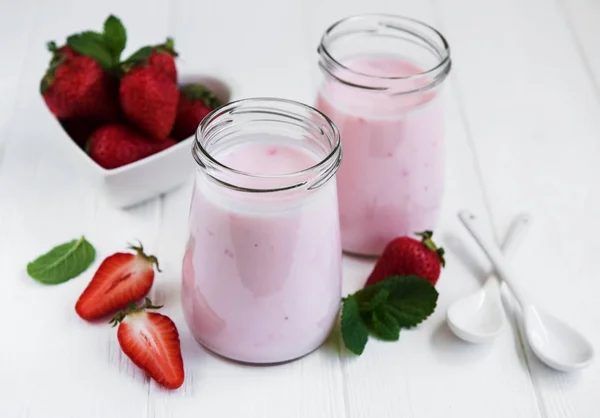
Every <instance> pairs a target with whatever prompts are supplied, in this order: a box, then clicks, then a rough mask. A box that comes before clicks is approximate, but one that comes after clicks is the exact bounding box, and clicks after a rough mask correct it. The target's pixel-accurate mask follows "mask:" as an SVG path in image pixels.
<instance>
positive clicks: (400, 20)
mask: <svg viewBox="0 0 600 418" xmlns="http://www.w3.org/2000/svg"><path fill="white" fill-rule="evenodd" d="M357 34H362V35H365V36H381V37H386V38H394V37H396V38H398V39H403V40H404V41H409V42H412V43H413V44H416V43H417V41H418V42H419V43H421V46H422V47H423V48H425V49H428V50H429V52H431V53H432V55H434V56H435V57H436V58H437V59H436V62H435V63H434V64H432V65H428V66H427V67H426V68H424V69H423V70H422V71H421V72H419V73H415V74H411V75H398V76H382V75H376V74H369V73H365V72H362V71H359V70H356V69H354V68H351V67H350V66H348V65H346V64H344V63H343V62H342V60H340V59H339V58H338V57H336V54H335V53H333V52H332V51H331V49H332V46H333V43H334V42H335V41H337V40H340V39H341V38H343V37H345V36H348V35H357ZM409 37H412V38H414V40H412V41H411V40H410V39H409ZM318 53H319V54H320V56H321V58H322V60H321V61H320V62H319V65H320V67H321V68H322V69H323V70H325V71H327V72H328V73H329V74H330V75H332V76H333V77H334V78H336V79H338V81H340V82H342V83H344V84H347V85H351V86H353V87H358V88H364V89H368V90H380V91H385V90H393V87H390V86H389V85H386V83H387V84H389V83H393V82H397V81H400V82H403V81H412V80H417V79H424V78H427V79H429V80H430V82H428V83H425V84H424V85H422V86H421V87H419V88H417V89H414V90H410V91H396V92H395V93H397V94H406V93H413V92H416V91H424V90H428V89H431V88H433V87H435V86H437V85H438V84H440V83H441V82H442V81H443V80H444V79H445V78H446V76H447V75H448V74H449V72H450V69H451V66H452V60H451V57H450V45H449V43H448V41H447V40H446V38H445V37H444V36H443V35H442V34H441V32H439V31H438V30H437V29H435V28H434V27H432V26H430V25H428V24H427V23H424V22H421V21H419V20H416V19H413V18H410V17H405V16H401V15H395V14H360V15H353V16H348V17H346V18H344V19H341V20H338V21H337V22H335V23H333V24H332V25H331V26H329V28H327V30H326V31H325V33H324V34H323V36H322V37H321V42H320V44H319V48H318ZM344 73H348V74H350V75H353V76H354V77H352V79H353V81H348V80H346V79H345V77H344ZM340 74H341V75H340ZM357 80H358V82H357Z"/></svg>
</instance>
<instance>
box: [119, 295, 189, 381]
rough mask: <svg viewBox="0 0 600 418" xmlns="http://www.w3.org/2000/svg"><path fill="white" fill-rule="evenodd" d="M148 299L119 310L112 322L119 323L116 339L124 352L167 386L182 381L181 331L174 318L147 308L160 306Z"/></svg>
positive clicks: (153, 377) (137, 364) (152, 376)
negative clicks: (147, 310) (148, 310)
mask: <svg viewBox="0 0 600 418" xmlns="http://www.w3.org/2000/svg"><path fill="white" fill-rule="evenodd" d="M161 307H162V306H154V305H152V302H151V301H150V299H148V298H146V302H145V303H144V305H142V306H140V307H139V308H138V307H137V306H136V305H135V303H132V304H130V306H129V309H128V310H127V311H125V312H119V313H118V314H117V315H116V316H115V317H114V318H113V319H112V321H111V323H112V324H113V326H117V325H119V329H118V330H117V338H118V340H119V345H120V346H121V349H122V350H123V353H125V355H126V356H127V357H129V358H130V359H131V361H133V363H134V364H135V365H136V366H138V367H139V368H141V369H142V370H144V371H145V372H146V373H148V375H149V376H150V377H151V378H152V379H154V380H156V382H157V383H159V384H161V385H163V386H164V387H166V388H168V389H177V388H178V387H180V386H181V385H182V384H183V380H184V372H183V359H182V358H181V346H180V342H179V332H177V327H176V326H175V324H174V323H173V321H171V319H170V318H169V317H167V316H165V315H161V314H159V313H156V312H146V309H159V308H161Z"/></svg>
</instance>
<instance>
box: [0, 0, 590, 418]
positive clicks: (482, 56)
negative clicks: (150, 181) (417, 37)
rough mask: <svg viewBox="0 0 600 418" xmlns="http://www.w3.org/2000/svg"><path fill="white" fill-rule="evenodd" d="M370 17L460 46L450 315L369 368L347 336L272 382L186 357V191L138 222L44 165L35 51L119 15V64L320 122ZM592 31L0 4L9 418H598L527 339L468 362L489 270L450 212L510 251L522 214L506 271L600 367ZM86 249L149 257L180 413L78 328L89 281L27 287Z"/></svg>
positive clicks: (175, 7) (452, 113) (43, 57)
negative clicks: (524, 224) (507, 239)
mask: <svg viewBox="0 0 600 418" xmlns="http://www.w3.org/2000/svg"><path fill="white" fill-rule="evenodd" d="M563 9H564V10H563ZM563 11H566V14H564V13H563ZM362 12H389V13H401V14H406V15H409V16H413V17H416V18H419V19H422V20H425V21H426V22H429V23H431V24H433V25H435V26H437V27H439V28H440V29H441V30H442V31H443V32H444V33H445V34H446V35H447V36H448V38H449V41H450V43H451V45H452V50H453V55H454V62H455V67H454V70H453V74H452V76H451V78H450V81H449V83H448V86H447V87H448V89H447V91H446V93H447V94H446V103H447V109H448V123H447V125H448V126H447V129H448V138H447V143H448V151H447V155H448V168H447V182H448V183H447V198H446V201H445V206H444V211H443V216H442V220H441V223H440V227H439V228H438V231H436V236H438V238H439V239H440V241H441V243H442V244H443V245H444V246H445V247H446V249H447V250H448V253H449V255H448V268H447V269H446V270H445V271H444V274H443V276H442V278H441V279H440V283H439V285H438V288H439V291H440V294H441V296H440V300H439V306H438V309H437V311H436V313H435V314H434V315H433V317H432V318H430V319H429V320H428V321H427V322H426V323H424V324H423V325H422V326H420V327H419V328H418V329H417V330H414V331H409V332H404V333H403V335H402V336H401V339H400V342H398V343H394V344H390V343H379V342H376V341H370V342H369V344H368V346H367V349H366V351H365V353H364V354H363V356H361V357H359V358H356V357H353V356H351V355H349V354H348V353H347V352H346V351H345V350H344V349H340V341H339V336H338V334H333V335H332V337H331V338H330V341H328V343H327V344H326V345H325V346H324V347H322V348H321V349H320V350H318V351H316V352H315V353H313V354H311V355H309V356H307V357H305V358H303V359H301V360H299V361H296V362H293V363H289V364H285V365H282V366H277V367H250V366H242V365H239V364H235V363H231V362H228V361H225V360H223V359H220V358H217V357H215V356H213V355H211V354H209V353H208V352H206V351H205V350H204V349H202V348H201V347H200V346H199V345H198V344H197V343H196V342H195V341H194V340H193V338H192V337H191V335H190V333H189V331H188V330H187V327H186V325H185V322H184V321H183V316H182V312H181V305H180V300H179V297H180V296H179V292H180V265H181V258H182V254H183V248H184V245H185V241H186V234H187V213H188V207H189V198H190V191H191V182H188V183H187V184H185V185H184V186H182V187H181V188H180V189H178V190H176V191H173V192H171V193H169V194H167V195H166V196H164V197H161V198H157V199H154V200H153V201H150V202H148V203H145V204H143V205H140V206H138V207H136V208H133V209H130V210H128V211H121V210H116V209H114V208H112V207H110V206H108V205H107V204H106V203H105V202H104V201H103V200H102V199H101V198H100V197H99V196H98V195H97V193H96V192H95V191H94V190H93V189H92V188H90V187H89V186H88V184H87V182H86V179H84V178H81V177H78V176H77V173H76V172H74V171H73V168H74V165H71V163H70V162H69V161H67V160H65V159H64V156H63V155H61V154H57V153H56V152H54V148H53V147H52V143H53V141H54V140H55V139H56V138H53V137H51V136H56V135H60V133H59V132H57V131H56V130H55V129H54V127H53V123H52V120H51V119H49V116H48V112H47V111H46V109H45V107H44V104H43V102H42V100H41V98H40V97H39V95H38V94H37V87H38V83H39V78H40V77H41V75H42V73H43V71H44V68H45V65H46V64H47V62H48V58H49V55H48V54H47V53H45V46H44V44H45V42H46V41H48V40H50V39H56V40H62V39H63V38H64V36H65V35H66V34H68V33H71V32H73V31H77V30H81V29H84V28H93V27H97V28H98V27H100V25H101V23H102V21H103V19H104V18H105V17H106V16H107V15H108V14H109V13H114V14H116V15H118V16H119V17H121V18H122V19H123V21H124V22H125V23H126V25H127V27H128V29H129V39H130V43H129V47H128V52H131V51H133V50H134V49H136V47H137V46H140V45H142V43H144V44H147V43H158V42H160V41H162V40H163V39H164V38H165V37H166V36H167V35H168V34H170V35H173V36H174V37H175V39H176V48H177V49H178V51H179V52H180V53H181V58H180V60H179V65H180V69H181V70H182V71H186V72H188V71H198V72H202V73H205V74H206V73H207V74H210V75H214V76H218V77H220V78H222V79H223V80H224V81H226V82H228V83H230V84H231V85H232V89H233V97H234V98H242V97H250V96H256V95H272V96H280V97H287V98H291V99H296V100H302V101H305V102H308V103H310V102H311V101H312V98H313V94H314V88H315V85H314V78H313V76H314V73H315V68H316V47H317V44H318V40H319V38H320V35H321V33H322V31H323V30H324V29H325V28H326V27H327V26H328V25H329V24H331V23H332V22H333V21H335V20H337V19H339V18H341V17H344V16H346V15H349V14H354V13H362ZM594 16H596V17H597V16H598V8H597V5H596V4H595V3H594V2H593V1H591V0H575V1H574V2H566V1H565V2H564V3H557V4H555V3H554V2H546V1H544V0H509V1H500V0H494V1H492V0H485V1H481V0H432V2H427V1H421V2H414V1H409V0H403V1H397V0H370V1H368V2H362V1H358V0H346V1H341V0H321V1H315V0H311V1H310V2H307V1H301V0H296V1H294V2H291V1H289V2H281V1H276V0H258V1H253V2H242V1H235V2H234V1H229V2H212V3H207V2H198V1H194V0H178V1H167V0H151V1H145V2H141V1H127V2H126V1H118V0H109V1H103V2H97V1H87V2H84V1H76V0H54V1H52V2H47V1H44V0H37V1H36V0H21V1H19V2H14V1H11V0H0V50H2V51H4V52H3V56H6V55H8V56H10V57H11V59H10V60H5V59H3V60H2V65H0V294H2V295H4V297H3V300H2V303H1V304H0V314H1V315H2V317H3V318H4V319H5V321H4V322H3V325H4V330H3V331H4V332H3V333H2V337H0V417H2V418H4V417H7V418H13V417H19V418H20V417H31V418H54V417H57V418H71V417H77V418H79V417H81V416H86V417H91V418H95V417H98V418H100V417H103V418H104V417H111V418H113V417H114V418H121V417H158V418H163V417H177V418H186V417H196V416H206V417H211V418H212V417H215V418H218V417H237V416H244V417H249V418H253V417H257V418H258V417H261V418H263V417H267V418H271V417H274V418H275V417H277V418H279V417H286V418H287V417H297V418H320V417H323V418H325V417H327V418H338V417H339V418H341V417H343V418H359V417H360V418H362V417H377V418H380V417H382V418H383V417H394V418H395V417H439V416H444V417H470V416H481V417H491V418H500V417H527V418H529V417H543V418H550V417H551V418H567V417H569V418H571V417H573V418H575V417H577V418H579V417H590V418H591V417H595V416H598V415H600V413H599V411H600V406H599V405H598V403H597V402H596V401H595V399H596V398H597V395H596V394H597V392H598V390H599V389H600V373H598V371H599V369H598V367H600V366H598V365H597V364H594V365H593V366H592V368H590V369H588V370H585V371H583V372H581V373H578V374H575V375H563V374H557V373H555V372H552V371H550V370H548V369H546V368H545V367H544V366H542V365H540V364H539V363H538V362H537V360H535V359H534V358H533V357H532V356H531V355H529V354H525V353H524V350H523V347H522V346H521V344H520V342H519V340H518V338H517V333H516V330H515V329H511V330H508V331H507V332H506V333H504V334H503V335H502V336H501V337H499V338H498V340H497V341H496V342H495V344H494V345H491V346H473V345H468V344H466V343H463V342H461V341H459V340H457V339H456V338H455V337H454V336H453V335H452V334H451V333H450V331H449V329H448V328H447V326H446V325H445V323H444V318H445V312H446V309H447V307H448V306H449V304H450V303H451V302H452V301H453V300H454V299H455V298H457V297H459V296H463V295H465V294H467V293H469V292H471V291H473V290H475V289H476V288H477V286H478V285H479V284H480V283H481V282H482V281H483V280H484V278H485V273H484V271H485V268H487V267H488V265H487V263H485V262H484V261H483V257H482V255H481V254H480V253H479V252H478V251H477V250H476V246H475V245H474V244H473V243H472V242H470V241H469V238H468V236H467V234H466V233H465V232H464V231H463V230H462V229H461V226H460V224H459V222H458V220H457V218H456V215H455V213H456V211H457V210H458V209H461V208H463V207H468V208H470V209H471V210H473V211H475V212H477V213H478V214H480V215H481V216H482V217H483V218H485V219H492V220H493V226H494V230H495V232H496V233H497V234H499V235H500V234H502V233H503V231H504V229H503V228H505V227H506V226H507V225H508V223H509V220H510V217H511V216H513V215H514V214H516V213H517V212H519V211H521V210H523V209H528V210H530V211H531V212H532V213H533V214H534V216H535V218H536V221H537V222H536V224H535V225H534V228H533V229H532V232H531V234H529V236H528V238H527V240H526V243H525V244H524V245H523V248H522V250H523V251H521V252H520V253H521V256H520V257H517V258H516V261H517V263H516V267H517V268H518V271H519V272H521V273H522V274H523V278H524V279H523V280H524V283H523V285H524V286H527V287H528V288H529V289H530V290H532V291H537V292H536V293H537V294H538V297H539V298H540V302H543V303H544V304H545V306H546V307H548V308H550V309H557V308H560V309H561V310H562V311H561V315H563V316H564V317H565V318H566V319H568V320H569V321H570V322H573V323H576V324H578V325H580V327H581V329H582V330H583V331H584V332H586V333H587V334H588V335H590V336H591V337H592V338H594V342H595V343H596V345H597V346H598V347H600V339H599V337H598V335H597V333H596V334H594V332H595V328H594V325H596V327H597V324H598V323H599V319H600V317H599V314H598V313H597V311H594V306H593V303H594V297H595V293H597V292H598V291H600V285H599V284H598V281H597V280H595V279H594V277H595V274H596V272H595V270H596V269H595V268H594V267H595V263H594V260H595V257H594V256H595V254H597V253H598V251H599V250H600V248H599V246H598V244H597V243H594V242H593V241H592V239H591V238H588V237H586V236H585V235H583V234H582V233H581V232H580V231H586V230H587V231H589V235H590V236H592V237H593V236H597V235H599V234H598V233H599V232H600V224H599V223H598V220H597V215H596V214H597V213H598V212H599V209H600V200H599V197H598V195H597V193H594V191H595V190H596V189H597V186H596V189H594V185H595V184H596V183H597V180H595V179H598V178H600V172H599V171H600V168H599V166H598V165H597V161H598V160H599V157H600V141H598V136H599V134H600V125H599V124H600V119H599V118H598V107H597V106H598V99H599V97H597V96H596V94H595V91H596V90H595V89H594V84H593V81H592V79H593V78H595V80H596V82H597V80H598V79H599V78H598V77H600V62H596V60H597V54H595V51H597V50H598V48H596V46H598V40H597V39H600V38H599V37H598V36H597V35H598V32H597V31H598V29H597V28H598V25H597V22H598V20H597V19H595V17H594ZM595 23H596V24H595ZM6 51H9V52H8V53H7V52H6ZM582 54H583V55H582ZM585 63H587V65H588V70H587V71H586V67H585V65H584V64H585ZM590 74H591V75H592V77H590ZM3 149H4V155H2V154H3V152H2V150H3ZM507 169H508V170H507ZM480 173H481V174H482V177H481V178H480ZM594 181H595V182H596V183H594ZM490 215H491V217H490ZM82 233H84V234H85V235H86V236H87V237H88V238H89V240H90V241H91V242H92V243H93V244H94V245H95V246H96V248H97V249H98V260H97V262H96V264H95V265H94V267H96V266H97V265H98V264H99V262H100V261H101V260H102V259H103V258H104V257H105V256H107V255H109V254H110V253H112V252H114V251H116V250H118V249H121V248H123V246H124V245H125V244H126V242H128V241H130V240H132V239H136V238H139V239H140V240H142V241H143V242H144V244H145V245H146V247H147V248H148V250H150V251H151V252H153V253H155V254H156V255H157V256H159V258H160V261H161V268H162V269H163V273H162V274H160V275H158V278H157V281H156V284H155V286H154V288H153V290H152V292H151V296H152V298H153V300H154V301H155V302H157V303H160V304H164V305H165V308H163V310H164V313H166V314H168V315H169V316H170V317H171V318H172V319H173V320H174V321H175V323H176V324H177V326H178V328H179V330H180V334H181V340H182V351H183V356H184V361H185V366H186V373H187V377H186V382H185V384H184V386H183V388H182V389H180V390H178V391H174V392H168V391H166V390H163V389H161V388H160V387H158V386H157V385H156V384H155V383H154V382H151V381H150V380H148V379H147V378H145V377H144V376H143V373H141V372H140V371H139V370H138V369H137V368H136V367H135V366H133V364H132V363H131V362H130V361H129V360H128V359H127V358H125V356H123V355H122V354H121V352H120V349H119V347H118V344H117V342H116V336H115V330H114V329H111V328H110V327H109V326H107V325H103V324H98V325H93V326H90V325H88V324H85V323H83V321H81V320H79V318H78V317H77V316H76V315H75V314H74V312H73V306H74V303H75V301H76V299H77V297H78V296H79V294H80V292H81V291H82V290H83V288H84V287H85V285H86V284H87V282H88V281H89V279H90V278H91V276H92V273H93V271H94V269H93V268H92V269H90V270H89V271H88V272H87V273H85V274H84V275H83V276H82V277H79V278H77V279H75V280H73V281H71V282H68V283H65V284H63V285H60V286H56V287H47V286H41V285H38V284H37V283H35V282H33V281H32V280H31V279H29V278H28V277H27V276H26V274H25V272H24V267H25V265H26V263H27V262H28V261H30V260H31V259H33V258H34V257H35V256H37V255H39V254H40V253H42V252H43V251H45V250H47V249H48V248H50V247H52V246H53V245H55V244H57V243H58V242H61V241H66V240H69V239H72V238H74V237H76V236H78V235H80V234H82ZM463 260H464V261H463ZM371 267H372V264H371V261H369V260H364V259H357V258H351V257H346V258H345V261H344V281H345V283H344V290H345V292H351V291H354V290H356V289H358V288H359V287H360V286H361V285H362V283H363V281H364V280H365V278H366V276H367V275H368V273H369V272H370V269H371Z"/></svg>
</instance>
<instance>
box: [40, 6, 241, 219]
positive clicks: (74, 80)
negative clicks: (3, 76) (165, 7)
mask: <svg viewBox="0 0 600 418" xmlns="http://www.w3.org/2000/svg"><path fill="white" fill-rule="evenodd" d="M103 28H104V29H103V31H102V32H94V31H85V32H81V33H76V34H73V35H71V36H69V37H68V38H67V41H66V44H65V45H63V46H60V47H59V46H57V44H56V43H54V42H50V43H49V44H48V49H49V51H50V53H51V59H50V62H49V64H48V68H47V70H46V71H45V74H44V76H43V78H42V80H41V83H40V93H41V96H42V98H43V100H44V102H45V104H46V107H47V108H48V110H49V113H50V114H52V115H53V116H54V119H55V120H56V121H57V126H60V127H61V128H62V132H63V135H56V136H57V137H59V138H58V139H59V141H57V142H58V143H59V144H61V145H59V146H61V147H62V148H63V150H64V152H65V153H68V154H69V157H68V158H69V160H71V161H72V162H73V164H74V165H77V166H78V168H79V169H80V170H81V171H83V172H84V175H85V176H87V177H88V178H89V179H90V180H91V181H92V182H94V183H95V184H96V185H97V186H98V187H99V188H100V189H101V191H102V194H103V195H104V196H105V197H106V198H107V200H108V201H109V202H111V203H112V204H113V205H115V206H118V207H123V208H125V207H129V206H132V205H134V204H137V203H139V202H141V201H144V200H147V199H150V198H152V197H155V196H157V195H159V194H162V193H165V192H167V191H169V190H171V189H173V188H175V187H177V186H179V185H180V184H181V183H183V182H184V181H185V180H187V179H189V178H190V176H191V174H192V173H193V171H194V169H195V165H194V162H193V160H192V158H191V157H190V149H191V147H192V142H193V135H194V134H195V129H196V128H197V127H198V125H199V124H200V122H201V121H202V118H204V116H206V114H208V113H209V112H210V111H212V110H214V109H215V108H216V107H218V106H219V105H220V104H222V103H227V102H228V101H229V99H230V96H231V95H230V91H229V88H228V87H227V86H226V85H225V84H224V83H223V82H221V81H220V80H217V79H214V78H212V77H208V76H186V75H181V74H178V71H177V65H176V58H177V57H178V53H177V52H176V50H175V45H174V40H173V39H171V38H167V40H166V41H165V42H164V43H162V44H157V45H150V46H144V47H141V48H139V49H138V50H137V51H136V52H134V53H133V54H131V55H130V56H129V57H128V58H126V59H122V58H121V54H122V52H123V50H124V49H125V46H126V43H127V37H126V31H125V28H124V26H123V24H122V23H121V21H120V20H119V19H118V18H117V17H115V16H112V15H111V16H109V17H108V18H107V19H106V21H105V22H104V26H103ZM190 90H194V91H199V90H201V91H202V94H201V95H198V94H192V95H191V96H190V94H188V91H190ZM182 97H183V99H181V98H182ZM200 107H202V109H201V110H199V108H200ZM194 126H195V127H194ZM192 127H194V128H193V129H192ZM64 133H66V134H67V135H68V136H69V138H70V139H67V138H64Z"/></svg>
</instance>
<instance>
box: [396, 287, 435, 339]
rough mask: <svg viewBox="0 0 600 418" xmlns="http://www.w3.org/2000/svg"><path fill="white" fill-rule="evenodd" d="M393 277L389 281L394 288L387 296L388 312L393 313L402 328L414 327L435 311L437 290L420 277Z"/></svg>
mask: <svg viewBox="0 0 600 418" xmlns="http://www.w3.org/2000/svg"><path fill="white" fill-rule="evenodd" d="M395 277H396V278H394V279H392V281H391V284H392V285H393V286H395V289H394V291H392V292H390V296H389V298H388V312H390V313H391V314H393V315H394V317H395V318H396V320H397V321H398V323H399V324H400V326H401V327H402V328H411V327H414V326H416V325H418V324H419V323H421V322H423V321H424V320H425V319H427V318H428V317H429V315H431V314H432V313H433V311H435V307H436V305H437V299H438V292H437V290H436V289H435V287H433V285H432V284H431V283H429V282H428V281H427V280H425V279H423V278H421V277H417V276H395Z"/></svg>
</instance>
